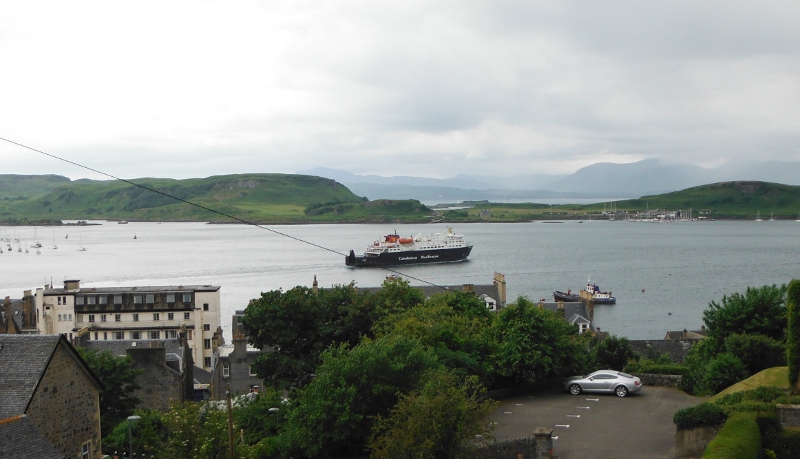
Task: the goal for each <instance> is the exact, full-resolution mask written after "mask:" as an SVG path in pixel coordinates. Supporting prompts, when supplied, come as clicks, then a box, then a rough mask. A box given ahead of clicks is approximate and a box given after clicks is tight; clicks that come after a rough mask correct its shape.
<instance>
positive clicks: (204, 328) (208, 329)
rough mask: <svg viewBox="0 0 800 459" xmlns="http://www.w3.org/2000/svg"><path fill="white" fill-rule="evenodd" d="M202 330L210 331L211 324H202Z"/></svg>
mask: <svg viewBox="0 0 800 459" xmlns="http://www.w3.org/2000/svg"><path fill="white" fill-rule="evenodd" d="M203 330H205V331H211V324H203Z"/></svg>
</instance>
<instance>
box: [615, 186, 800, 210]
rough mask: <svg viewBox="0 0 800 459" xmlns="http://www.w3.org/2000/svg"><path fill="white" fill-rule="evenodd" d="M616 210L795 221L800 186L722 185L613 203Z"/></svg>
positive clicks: (799, 203)
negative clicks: (772, 218)
mask: <svg viewBox="0 0 800 459" xmlns="http://www.w3.org/2000/svg"><path fill="white" fill-rule="evenodd" d="M616 206H617V209H619V210H623V209H625V210H628V209H636V210H644V209H645V208H649V209H672V210H674V209H684V210H686V209H689V208H692V209H693V213H694V215H695V216H696V215H698V213H699V211H701V210H704V211H705V210H707V211H710V212H711V213H710V215H711V216H714V217H716V218H755V216H756V214H757V213H758V212H760V213H761V216H762V217H764V218H769V216H770V213H772V215H773V216H774V217H775V218H776V219H777V218H780V219H787V218H790V219H796V218H797V216H798V212H800V187H798V186H791V185H781V184H779V183H767V182H722V183H713V184H711V185H702V186H697V187H693V188H687V189H685V190H681V191H675V192H673V193H666V194H660V195H656V196H643V197H641V198H639V199H631V200H627V201H618V202H616Z"/></svg>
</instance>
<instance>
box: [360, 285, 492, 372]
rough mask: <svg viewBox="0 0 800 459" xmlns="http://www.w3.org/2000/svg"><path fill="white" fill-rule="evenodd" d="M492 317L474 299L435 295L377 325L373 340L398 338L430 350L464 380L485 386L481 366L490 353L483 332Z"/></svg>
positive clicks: (483, 370) (471, 296) (483, 306)
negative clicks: (475, 377) (474, 379)
mask: <svg viewBox="0 0 800 459" xmlns="http://www.w3.org/2000/svg"><path fill="white" fill-rule="evenodd" d="M492 318H493V313H491V312H490V311H488V310H487V308H486V304H485V303H484V302H483V301H482V300H481V299H480V298H477V297H475V296H474V295H465V294H463V293H454V292H450V293H439V294H436V295H434V296H433V297H431V298H430V299H429V300H427V301H425V303H424V304H420V305H419V306H415V307H413V308H410V309H407V310H404V311H401V312H398V313H396V314H391V315H388V316H386V317H385V318H383V319H382V320H381V321H379V322H377V323H376V324H375V325H374V327H373V331H374V333H375V336H377V337H383V336H387V335H402V336H404V337H406V338H410V339H415V340H418V341H419V342H420V343H422V344H423V345H425V346H428V347H429V348H431V349H432V351H433V353H434V354H435V355H436V357H437V359H438V360H439V361H440V362H441V363H442V364H444V365H445V366H447V367H448V368H450V369H451V370H453V371H455V372H457V373H459V374H460V375H462V376H464V377H466V376H468V375H478V376H479V377H480V378H481V381H482V382H483V384H484V385H487V384H488V383H489V380H488V372H487V369H486V366H485V362H486V360H487V359H488V356H489V354H490V352H491V349H490V346H489V344H488V342H487V341H486V333H485V331H486V329H487V328H488V327H489V325H490V324H491V320H492Z"/></svg>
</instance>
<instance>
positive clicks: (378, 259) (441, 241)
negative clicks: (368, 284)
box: [344, 227, 472, 267]
mask: <svg viewBox="0 0 800 459" xmlns="http://www.w3.org/2000/svg"><path fill="white" fill-rule="evenodd" d="M471 251H472V244H470V243H467V242H465V241H464V236H462V235H460V234H455V233H453V229H452V228H449V227H448V228H447V234H441V233H435V234H427V235H422V234H420V235H417V236H415V237H409V238H405V237H400V236H399V235H398V234H397V232H396V231H395V233H394V234H388V235H386V236H384V237H383V241H375V242H374V243H373V244H372V245H371V246H369V247H367V250H366V251H365V252H364V255H356V254H355V253H354V252H353V251H352V250H351V251H350V255H348V256H346V257H345V259H344V262H345V264H346V265H347V266H354V267H362V266H392V265H411V264H421V263H447V262H455V261H464V260H466V259H467V257H469V254H470V252H471Z"/></svg>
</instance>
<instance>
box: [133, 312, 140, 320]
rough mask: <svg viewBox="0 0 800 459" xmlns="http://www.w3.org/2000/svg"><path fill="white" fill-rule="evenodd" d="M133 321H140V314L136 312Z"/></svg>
mask: <svg viewBox="0 0 800 459" xmlns="http://www.w3.org/2000/svg"><path fill="white" fill-rule="evenodd" d="M133 321H134V322H138V321H139V314H136V313H134V314H133Z"/></svg>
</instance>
